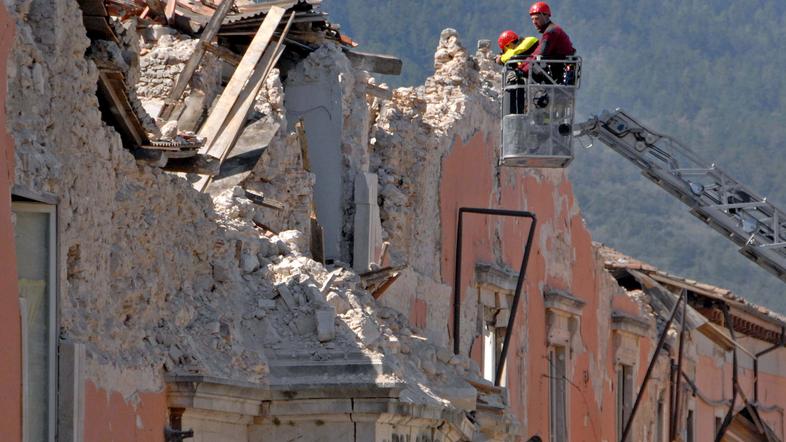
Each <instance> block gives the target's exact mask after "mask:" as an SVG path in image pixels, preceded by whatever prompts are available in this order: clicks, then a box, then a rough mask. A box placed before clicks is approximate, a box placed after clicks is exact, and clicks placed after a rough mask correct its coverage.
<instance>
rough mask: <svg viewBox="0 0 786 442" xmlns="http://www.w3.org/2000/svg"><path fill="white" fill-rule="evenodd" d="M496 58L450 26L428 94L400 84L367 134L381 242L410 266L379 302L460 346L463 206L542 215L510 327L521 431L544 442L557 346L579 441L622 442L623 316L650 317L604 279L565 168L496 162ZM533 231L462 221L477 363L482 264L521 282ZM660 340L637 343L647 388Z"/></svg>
mask: <svg viewBox="0 0 786 442" xmlns="http://www.w3.org/2000/svg"><path fill="white" fill-rule="evenodd" d="M493 57H494V54H492V53H491V50H490V48H489V46H488V45H481V46H480V48H479V50H478V52H477V53H476V54H474V55H471V54H470V53H469V51H468V50H467V49H466V48H465V47H464V46H463V45H462V43H461V42H460V40H459V37H458V35H457V33H456V32H455V31H454V30H450V29H448V30H445V31H443V33H442V35H441V37H440V41H439V45H438V48H437V51H436V54H435V58H434V66H435V73H434V75H433V76H432V77H430V78H428V79H427V80H426V83H425V85H424V86H421V87H415V88H400V89H397V90H396V91H394V96H393V99H392V100H391V101H389V102H385V103H383V105H382V106H381V108H380V109H379V116H378V118H377V120H376V122H375V124H374V126H373V128H372V132H371V138H370V151H371V167H370V170H371V172H374V173H376V174H377V175H378V176H379V186H380V196H379V199H380V213H381V219H382V228H383V238H384V240H386V241H389V242H390V258H391V261H392V263H394V264H406V265H408V266H409V269H408V270H407V271H406V272H405V274H404V276H402V277H401V278H400V279H399V280H398V281H397V282H396V283H395V284H394V285H393V286H392V287H391V288H390V289H389V290H388V291H387V292H386V293H385V295H384V296H383V297H382V298H381V301H382V303H383V304H386V305H389V306H391V307H393V308H396V309H397V310H399V311H401V312H403V313H406V314H407V315H408V316H409V319H410V322H412V323H414V324H415V326H417V327H418V329H422V330H423V333H425V334H426V335H427V336H429V337H433V339H440V338H441V339H442V340H443V342H444V343H445V344H449V342H448V340H452V332H453V329H452V328H453V327H454V326H455V324H453V320H452V308H453V305H452V300H451V296H452V288H451V286H452V285H453V279H454V269H455V244H456V236H455V235H456V233H455V232H456V222H457V215H458V209H459V208H460V207H478V208H500V209H510V210H526V211H531V212H534V213H535V214H536V216H537V219H538V223H537V229H536V231H535V236H534V238H535V239H534V241H535V243H534V244H533V249H532V253H531V258H530V262H529V267H528V268H527V273H526V280H525V286H524V288H523V291H522V300H521V305H520V306H519V314H518V316H517V318H516V324H515V329H514V330H512V331H510V330H509V331H508V332H511V333H512V338H511V343H510V351H509V353H508V363H507V367H506V371H507V383H506V386H507V387H508V395H509V400H510V404H511V408H512V409H513V410H514V411H515V414H516V415H517V417H518V419H519V421H520V422H521V423H522V424H523V428H524V432H523V433H522V435H523V436H526V437H529V436H532V435H534V434H539V435H540V436H541V437H544V438H545V437H547V435H548V433H549V411H548V407H545V406H543V404H544V403H547V402H548V398H549V381H548V373H549V367H548V364H547V360H548V354H549V353H548V351H549V349H550V348H552V347H553V346H554V345H565V346H567V349H568V354H569V358H570V361H569V367H570V368H569V372H568V376H569V384H570V387H569V389H570V391H569V400H568V404H569V405H568V409H567V413H568V416H567V419H568V421H569V428H570V439H571V440H604V439H605V440H614V439H615V434H616V432H615V417H614V415H613V414H612V413H608V412H604V410H609V409H614V407H615V393H614V384H615V383H616V369H617V364H618V361H617V360H616V359H615V352H616V349H615V347H614V346H613V345H612V341H613V336H614V333H616V332H614V331H613V330H612V326H611V323H612V321H611V318H612V314H613V313H614V312H615V311H617V310H620V309H622V310H624V309H627V310H629V311H630V314H632V315H634V316H637V317H643V318H646V317H647V316H646V314H645V312H644V311H643V310H642V307H641V304H638V303H631V302H630V301H629V299H628V297H627V295H626V294H625V292H624V291H622V290H621V289H620V288H619V286H618V285H617V283H616V281H614V280H613V279H612V278H611V277H610V276H609V275H608V274H607V273H606V271H605V270H604V268H603V265H602V259H601V257H600V256H599V255H598V254H597V251H596V250H595V248H594V247H593V245H592V243H591V237H590V234H589V231H588V230H587V228H586V226H585V224H584V222H583V220H582V217H581V213H580V209H579V207H578V204H577V202H576V200H575V198H574V196H573V191H572V189H571V185H570V182H569V181H568V179H567V176H566V174H565V172H564V170H555V169H521V168H499V167H497V164H498V160H499V158H498V151H497V146H498V144H499V101H498V100H499V91H498V90H497V89H495V87H496V83H497V75H498V72H497V68H496V66H495V64H494V62H493ZM528 228H529V221H525V220H514V219H504V218H500V217H491V216H483V215H465V223H464V238H463V260H462V263H461V269H462V272H461V274H462V280H461V289H462V299H461V315H460V324H461V326H460V327H461V328H460V342H459V348H460V351H461V354H464V355H470V356H471V357H472V359H473V361H474V363H476V364H479V365H482V364H483V362H484V361H483V351H482V346H483V343H482V330H481V329H480V327H481V323H482V322H483V321H484V320H487V318H484V317H483V314H484V311H488V309H485V308H484V303H486V301H485V300H484V299H481V294H482V292H483V291H482V289H481V282H480V281H479V274H478V270H477V268H478V267H477V266H478V265H486V266H490V268H493V269H496V271H497V272H500V273H501V274H513V275H515V274H516V273H517V272H518V270H519V268H520V264H521V258H522V254H523V251H524V244H525V243H526V238H527V236H526V235H527V232H528V230H527V229H528ZM512 284H513V286H515V278H513V280H512ZM509 290H510V294H511V295H510V296H509V298H508V299H512V292H513V290H512V288H509ZM555 293H556V294H555ZM560 293H563V294H566V295H567V297H566V296H563V295H560ZM492 299H493V298H492ZM565 303H568V304H571V305H573V304H575V306H567V304H565ZM505 308H507V306H503V310H504V309H505ZM559 318H565V319H564V322H563V320H562V319H559ZM557 319H559V321H558V320H557ZM503 323H504V324H505V325H507V322H503ZM560 324H564V327H565V328H564V330H563V329H561V328H560V327H563V325H560ZM560 336H565V338H564V339H565V341H562V340H561V339H563V338H561V337H560ZM653 336H654V331H653V330H650V331H648V332H647V333H646V334H645V336H643V337H641V338H639V337H636V339H635V341H636V342H640V346H639V347H638V353H636V354H635V361H632V363H633V365H634V366H635V369H636V373H637V374H636V379H637V380H640V379H641V378H642V377H643V370H645V369H646V365H647V361H648V358H649V353H650V352H651V351H652V348H651V346H650V345H649V344H648V340H649V339H651V338H652V337H653ZM647 403H654V399H652V398H650V399H649V400H648V401H647ZM648 407H649V409H650V410H649V411H651V410H652V409H653V408H652V406H648ZM647 416H648V417H649V418H650V419H651V418H653V416H654V414H653V413H648V414H647ZM642 421H645V419H642ZM650 428H651V424H650V423H649V421H645V422H644V423H642V424H638V423H637V426H636V427H635V428H634V434H635V435H642V434H645V433H646V432H647V431H650V430H649V429H650ZM634 439H635V437H634Z"/></svg>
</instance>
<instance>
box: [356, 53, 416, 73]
mask: <svg viewBox="0 0 786 442" xmlns="http://www.w3.org/2000/svg"><path fill="white" fill-rule="evenodd" d="M344 54H345V55H346V56H347V58H348V59H349V61H350V63H352V66H354V67H355V68H357V69H362V70H364V71H369V72H374V73H377V74H382V75H401V68H402V66H403V65H404V63H403V62H402V61H401V59H400V58H397V57H394V56H392V55H383V54H370V53H366V52H357V51H350V50H349V49H344Z"/></svg>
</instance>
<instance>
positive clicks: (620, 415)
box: [617, 364, 633, 442]
mask: <svg viewBox="0 0 786 442" xmlns="http://www.w3.org/2000/svg"><path fill="white" fill-rule="evenodd" d="M632 408H633V366H631V365H627V364H619V366H618V368H617V434H618V435H619V438H620V439H621V438H622V432H623V431H624V429H625V423H626V422H627V420H628V417H629V416H630V412H631V409H632ZM629 440H631V438H630V435H628V437H627V438H626V439H625V441H623V442H627V441H629Z"/></svg>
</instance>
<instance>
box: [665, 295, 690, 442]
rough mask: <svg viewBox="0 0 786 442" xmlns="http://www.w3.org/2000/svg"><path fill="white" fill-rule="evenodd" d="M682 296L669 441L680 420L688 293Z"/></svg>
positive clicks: (675, 435)
mask: <svg viewBox="0 0 786 442" xmlns="http://www.w3.org/2000/svg"><path fill="white" fill-rule="evenodd" d="M682 296H683V297H684V298H685V302H684V303H683V304H682V321H681V324H680V346H679V351H678V352H677V375H676V384H675V386H674V408H673V409H672V410H671V413H672V416H673V421H674V423H675V424H674V425H673V426H672V427H671V434H670V435H669V437H670V439H669V440H674V439H676V438H677V427H678V425H676V423H677V422H679V419H680V390H681V389H680V384H681V379H680V373H682V355H683V353H684V351H685V318H686V317H687V316H688V291H687V290H685V289H682Z"/></svg>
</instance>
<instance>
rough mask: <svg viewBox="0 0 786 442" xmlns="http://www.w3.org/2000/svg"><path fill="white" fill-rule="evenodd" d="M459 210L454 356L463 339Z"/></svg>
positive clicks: (461, 219) (454, 277)
mask: <svg viewBox="0 0 786 442" xmlns="http://www.w3.org/2000/svg"><path fill="white" fill-rule="evenodd" d="M462 210H463V209H459V214H458V226H457V227H456V270H455V271H454V272H453V354H456V355H457V354H459V352H460V349H459V347H460V346H459V338H460V337H461V327H460V326H461V237H462V234H463V230H464V229H463V224H464V217H463V216H462V215H463V214H464V212H462Z"/></svg>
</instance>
